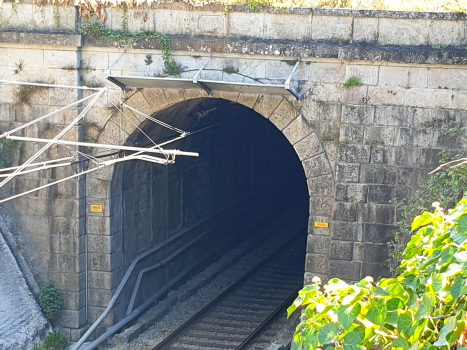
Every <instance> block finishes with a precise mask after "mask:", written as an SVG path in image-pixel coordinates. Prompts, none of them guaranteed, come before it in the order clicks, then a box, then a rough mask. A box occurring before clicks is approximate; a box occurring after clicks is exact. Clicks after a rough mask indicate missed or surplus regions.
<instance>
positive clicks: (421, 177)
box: [397, 168, 428, 188]
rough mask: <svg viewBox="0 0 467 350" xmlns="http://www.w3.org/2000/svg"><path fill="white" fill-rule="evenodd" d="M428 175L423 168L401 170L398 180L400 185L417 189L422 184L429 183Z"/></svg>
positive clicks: (399, 170)
mask: <svg viewBox="0 0 467 350" xmlns="http://www.w3.org/2000/svg"><path fill="white" fill-rule="evenodd" d="M427 176H428V173H427V172H426V170H425V169H421V168H399V169H398V180H397V183H398V184H399V185H404V186H409V187H413V188H416V187H418V186H419V184H421V183H425V182H427Z"/></svg>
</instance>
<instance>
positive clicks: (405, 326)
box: [397, 311, 413, 335]
mask: <svg viewBox="0 0 467 350" xmlns="http://www.w3.org/2000/svg"><path fill="white" fill-rule="evenodd" d="M412 324H413V320H412V313H411V312H410V311H404V312H401V313H400V314H399V320H398V322H397V329H398V330H399V332H401V333H403V334H405V335H408V334H409V332H410V329H411V328H412Z"/></svg>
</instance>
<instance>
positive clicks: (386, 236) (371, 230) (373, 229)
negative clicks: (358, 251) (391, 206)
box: [363, 223, 398, 244]
mask: <svg viewBox="0 0 467 350" xmlns="http://www.w3.org/2000/svg"><path fill="white" fill-rule="evenodd" d="M397 230H398V226H393V225H382V224H370V223H365V224H363V242H372V243H383V244H387V243H388V242H390V241H392V240H393V239H394V237H395V235H396V232H397Z"/></svg>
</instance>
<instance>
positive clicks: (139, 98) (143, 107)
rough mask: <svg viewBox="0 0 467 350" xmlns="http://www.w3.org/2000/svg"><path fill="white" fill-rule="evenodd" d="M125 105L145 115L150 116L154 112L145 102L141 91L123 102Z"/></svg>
mask: <svg viewBox="0 0 467 350" xmlns="http://www.w3.org/2000/svg"><path fill="white" fill-rule="evenodd" d="M170 91H172V90H170ZM175 91H177V90H175ZM125 104H127V105H128V106H130V107H133V108H135V109H137V110H138V111H140V112H143V113H144V114H147V115H152V113H153V112H155V111H153V109H152V108H151V106H150V105H149V103H148V101H147V100H146V96H145V94H143V93H142V92H141V91H140V92H137V93H135V94H133V95H132V96H131V97H130V98H129V99H128V100H126V101H125ZM135 116H136V115H135ZM139 118H140V117H138V119H139Z"/></svg>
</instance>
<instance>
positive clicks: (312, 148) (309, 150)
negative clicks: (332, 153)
mask: <svg viewBox="0 0 467 350" xmlns="http://www.w3.org/2000/svg"><path fill="white" fill-rule="evenodd" d="M294 148H295V151H296V152H297V154H298V157H299V158H300V160H302V161H303V160H305V159H308V158H311V157H313V156H316V155H318V154H320V153H322V152H324V148H323V144H322V143H321V141H320V140H319V138H318V136H317V135H316V133H312V134H310V135H309V136H307V137H305V138H304V139H303V140H301V141H300V142H297V143H296V144H295V145H294Z"/></svg>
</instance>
